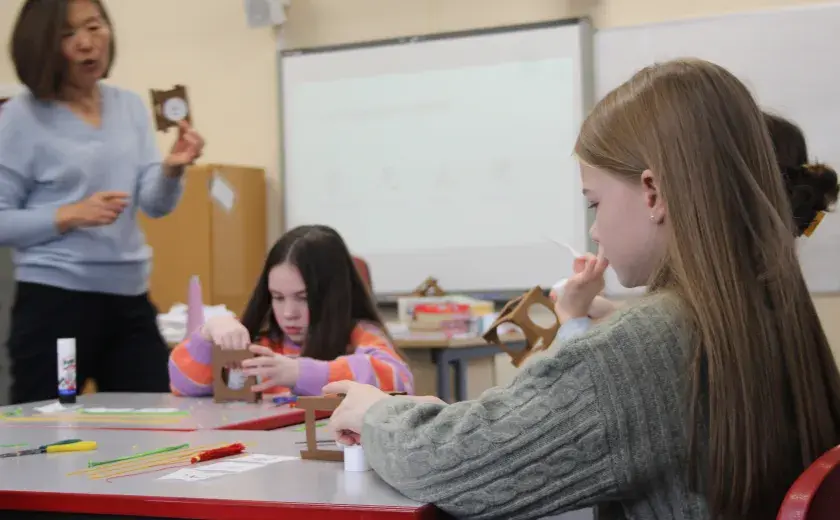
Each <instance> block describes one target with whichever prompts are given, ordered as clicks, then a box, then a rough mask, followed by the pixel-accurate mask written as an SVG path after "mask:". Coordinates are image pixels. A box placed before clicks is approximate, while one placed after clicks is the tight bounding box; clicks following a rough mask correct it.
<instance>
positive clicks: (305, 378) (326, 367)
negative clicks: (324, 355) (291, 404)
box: [292, 357, 330, 396]
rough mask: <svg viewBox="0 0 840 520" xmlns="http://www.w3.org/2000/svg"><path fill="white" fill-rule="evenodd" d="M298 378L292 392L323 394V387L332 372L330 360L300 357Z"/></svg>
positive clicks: (298, 393)
mask: <svg viewBox="0 0 840 520" xmlns="http://www.w3.org/2000/svg"><path fill="white" fill-rule="evenodd" d="M297 360H298V367H299V370H298V380H297V383H296V384H295V387H294V388H293V389H292V393H293V394H295V395H304V396H306V395H321V389H322V388H324V387H325V386H326V385H327V378H328V376H329V373H330V364H329V362H328V361H321V360H319V359H312V358H308V357H299V358H297Z"/></svg>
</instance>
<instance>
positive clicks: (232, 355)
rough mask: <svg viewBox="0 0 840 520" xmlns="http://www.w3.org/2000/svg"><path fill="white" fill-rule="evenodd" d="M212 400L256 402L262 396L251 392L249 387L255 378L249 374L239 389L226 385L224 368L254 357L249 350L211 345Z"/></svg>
mask: <svg viewBox="0 0 840 520" xmlns="http://www.w3.org/2000/svg"><path fill="white" fill-rule="evenodd" d="M212 355H213V401H215V402H217V403H224V402H229V401H244V402H246V403H256V402H258V401H259V400H260V399H261V398H262V394H260V393H259V392H252V391H251V387H252V386H254V385H255V384H257V378H256V377H255V376H250V377H247V378H246V379H245V383H244V384H243V385H242V388H240V389H234V388H231V387H229V386H228V382H227V377H226V373H225V372H226V369H229V368H230V367H232V366H239V365H240V364H241V363H242V362H243V361H244V360H246V359H250V358H252V357H255V356H256V354H254V353H252V352H251V351H250V350H247V349H243V350H229V349H223V348H222V347H220V346H218V345H213V354H212Z"/></svg>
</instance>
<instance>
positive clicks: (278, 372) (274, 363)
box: [242, 345, 300, 392]
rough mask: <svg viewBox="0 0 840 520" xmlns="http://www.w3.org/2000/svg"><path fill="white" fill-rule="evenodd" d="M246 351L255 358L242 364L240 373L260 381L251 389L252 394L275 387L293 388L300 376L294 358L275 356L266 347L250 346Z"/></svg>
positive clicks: (298, 367) (296, 361) (275, 354)
mask: <svg viewBox="0 0 840 520" xmlns="http://www.w3.org/2000/svg"><path fill="white" fill-rule="evenodd" d="M248 350H250V351H251V352H253V353H254V354H257V357H255V358H251V359H246V360H244V361H243V362H242V368H243V370H242V373H243V374H245V375H246V376H256V377H257V379H258V380H259V381H260V383H259V384H256V385H254V386H252V387H251V391H252V392H264V391H266V390H268V389H269V388H274V387H275V386H286V387H289V388H291V387H293V386H295V384H297V380H298V376H299V375H300V364H299V363H298V360H297V359H295V358H291V357H289V356H284V355H283V354H277V353H276V352H274V351H273V350H271V349H270V348H268V347H264V346H262V345H251V346H250V347H248Z"/></svg>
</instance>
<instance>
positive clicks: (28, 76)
mask: <svg viewBox="0 0 840 520" xmlns="http://www.w3.org/2000/svg"><path fill="white" fill-rule="evenodd" d="M70 1H71V0H26V2H25V3H24V4H23V7H22V8H21V10H20V12H19V13H18V17H17V21H16V22H15V27H14V30H13V31H12V39H11V41H10V42H9V52H10V53H11V55H12V61H13V62H14V65H15V71H16V72H17V76H18V79H20V82H21V83H23V84H24V85H26V87H27V88H28V89H29V90H30V92H32V95H34V96H35V98H37V99H41V100H53V99H56V98H57V97H58V94H59V91H60V89H61V87H62V85H63V84H64V80H65V79H66V76H67V67H68V64H67V59H66V58H65V57H64V54H62V52H61V40H62V38H63V36H64V32H65V31H66V30H67V10H68V9H67V7H68V5H69V4H70ZM90 2H91V3H93V4H94V5H95V6H96V7H98V8H99V12H100V14H101V16H102V20H103V21H104V22H105V24H106V25H108V26H109V27H112V28H113V24H112V23H111V18H110V17H109V16H108V11H107V10H106V9H105V6H104V5H103V4H102V2H101V1H100V0H90ZM110 51H111V52H110V58H109V60H110V61H109V62H108V66H107V67H106V69H105V75H104V77H106V78H107V77H108V74H109V73H110V71H111V65H112V64H113V63H114V57H115V56H116V44H115V43H114V34H113V30H112V31H111V43H110Z"/></svg>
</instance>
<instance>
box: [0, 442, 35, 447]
mask: <svg viewBox="0 0 840 520" xmlns="http://www.w3.org/2000/svg"><path fill="white" fill-rule="evenodd" d="M24 446H29V444H27V443H25V442H24V443H23V444H0V448H22V447H24Z"/></svg>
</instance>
